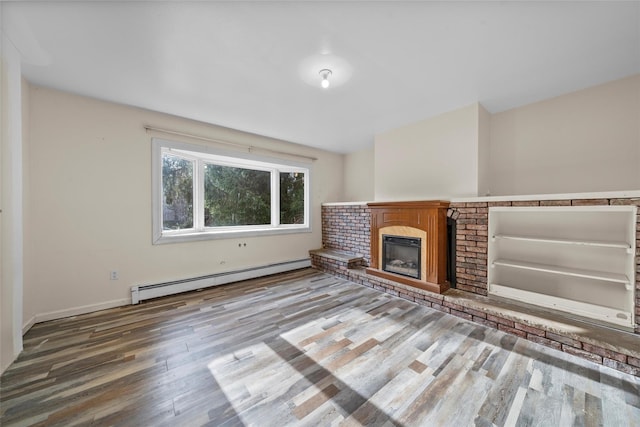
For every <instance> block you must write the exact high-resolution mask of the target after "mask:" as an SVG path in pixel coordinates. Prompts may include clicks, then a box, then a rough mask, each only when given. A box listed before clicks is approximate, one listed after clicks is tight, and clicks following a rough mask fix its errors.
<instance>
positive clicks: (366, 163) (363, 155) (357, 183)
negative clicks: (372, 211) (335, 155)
mask: <svg viewBox="0 0 640 427" xmlns="http://www.w3.org/2000/svg"><path fill="white" fill-rule="evenodd" d="M373 164H374V151H373V147H372V148H368V149H366V150H361V151H356V152H354V153H350V154H346V155H345V157H344V195H343V196H344V200H345V201H352V202H353V201H362V202H366V201H371V200H373V198H374V179H375V171H374V168H373Z"/></svg>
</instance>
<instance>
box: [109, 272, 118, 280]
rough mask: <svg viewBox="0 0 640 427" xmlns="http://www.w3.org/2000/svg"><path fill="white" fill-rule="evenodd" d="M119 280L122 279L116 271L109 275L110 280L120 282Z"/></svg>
mask: <svg viewBox="0 0 640 427" xmlns="http://www.w3.org/2000/svg"><path fill="white" fill-rule="evenodd" d="M119 278H120V275H119V274H118V272H117V271H116V270H113V271H112V272H111V273H109V279H110V280H118V279H119Z"/></svg>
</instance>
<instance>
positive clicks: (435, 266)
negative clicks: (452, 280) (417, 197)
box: [367, 200, 449, 294]
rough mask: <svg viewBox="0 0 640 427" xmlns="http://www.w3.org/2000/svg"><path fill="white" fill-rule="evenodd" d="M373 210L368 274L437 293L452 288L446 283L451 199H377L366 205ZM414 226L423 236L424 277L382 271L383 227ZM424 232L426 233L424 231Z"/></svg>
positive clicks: (400, 228)
mask: <svg viewBox="0 0 640 427" xmlns="http://www.w3.org/2000/svg"><path fill="white" fill-rule="evenodd" d="M367 205H368V206H369V208H370V210H371V267H369V268H367V273H368V274H372V275H374V276H378V277H383V278H385V279H389V280H392V281H396V282H400V283H404V284H406V285H409V286H413V287H416V288H420V289H424V290H427V291H431V292H435V293H439V294H440V293H443V292H444V291H446V290H447V289H449V282H447V209H448V208H449V202H447V201H443V200H429V201H412V202H375V203H368V204H367ZM385 229H388V230H393V231H394V233H395V232H397V231H399V230H407V235H411V234H412V232H411V230H412V229H415V230H419V231H416V233H419V234H421V235H424V233H426V239H425V240H426V241H425V243H424V244H423V250H422V264H423V274H422V275H421V278H420V279H419V280H418V279H412V278H409V277H405V276H401V275H398V274H394V273H390V272H387V271H383V270H382V269H381V268H382V263H381V259H380V258H381V256H382V242H381V235H382V234H383V233H384V230H385ZM422 232H424V233H422Z"/></svg>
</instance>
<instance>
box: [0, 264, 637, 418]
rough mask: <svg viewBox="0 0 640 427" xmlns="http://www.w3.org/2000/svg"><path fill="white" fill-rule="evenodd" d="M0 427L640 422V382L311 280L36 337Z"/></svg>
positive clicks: (8, 392)
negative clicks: (38, 426)
mask: <svg viewBox="0 0 640 427" xmlns="http://www.w3.org/2000/svg"><path fill="white" fill-rule="evenodd" d="M1 381H2V383H1V386H0V393H1V395H0V396H1V397H0V425H2V426H14V425H15V426H25V425H60V426H72V425H123V426H163V425H167V426H192V425H193V426H198V425H211V426H235V425H245V426H285V425H306V426H333V425H344V426H357V425H370V426H393V425H396V426H493V425H495V426H504V425H509V426H513V425H516V426H534V425H539V426H556V425H557V426H583V425H584V426H591V425H593V426H596V425H604V426H616V427H619V426H639V425H640V379H638V378H636V377H633V376H630V375H625V374H623V373H621V372H618V371H615V370H612V369H609V368H607V367H604V366H601V365H596V364H593V363H591V362H588V361H586V360H582V359H580V358H576V357H574V356H571V355H569V354H566V353H561V352H557V351H554V350H551V349H548V348H545V347H542V346H540V345H537V344H535V343H532V342H528V341H524V340H521V339H519V338H516V337H514V336H511V335H507V334H505V333H503V332H500V331H497V330H493V329H488V328H485V327H483V326H482V325H478V324H476V323H471V322H468V321H465V320H463V319H460V318H457V317H454V316H451V315H448V314H444V313H441V312H438V311H434V310H432V309H429V308H425V307H422V306H419V305H416V304H413V303H411V302H408V301H405V300H403V299H399V298H396V297H393V296H391V295H389V294H384V293H380V292H378V291H375V290H372V289H369V288H366V287H363V286H360V285H356V284H353V283H350V282H348V281H345V280H342V279H339V278H336V277H333V276H330V275H327V274H324V273H320V272H318V271H316V270H313V269H305V270H300V271H297V272H293V273H288V274H282V275H276V276H272V277H268V278H262V279H256V280H251V281H245V282H241V283H236V284H232V285H227V286H222V287H218V288H213V289H208V290H204V291H200V292H193V293H189V294H183V295H178V296H173V297H167V298H162V299H157V300H154V301H149V302H146V303H143V304H141V305H139V306H128V307H122V308H117V309H112V310H105V311H102V312H97V313H93V314H89V315H83V316H77V317H75V318H68V319H62V320H56V321H52V322H46V323H42V324H38V325H35V326H34V327H33V328H32V329H31V330H30V331H29V332H28V333H27V334H26V336H25V350H24V352H23V353H22V355H21V356H20V357H19V358H18V360H17V361H16V362H15V363H14V364H13V365H12V366H11V367H10V368H9V369H8V370H7V371H6V372H5V373H4V375H3V376H2V378H1Z"/></svg>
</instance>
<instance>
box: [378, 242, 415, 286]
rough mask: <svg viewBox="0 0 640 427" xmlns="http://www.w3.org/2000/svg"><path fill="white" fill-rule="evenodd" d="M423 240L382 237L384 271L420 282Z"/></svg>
mask: <svg viewBox="0 0 640 427" xmlns="http://www.w3.org/2000/svg"><path fill="white" fill-rule="evenodd" d="M421 247H422V245H421V239H420V238H416V237H403V236H389V235H383V236H382V269H383V270H384V271H387V272H389V273H395V274H400V275H402V276H408V277H412V278H414V279H418V280H420V271H421V269H420V267H421V265H420V260H421V259H422V257H421V256H420V250H421Z"/></svg>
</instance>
